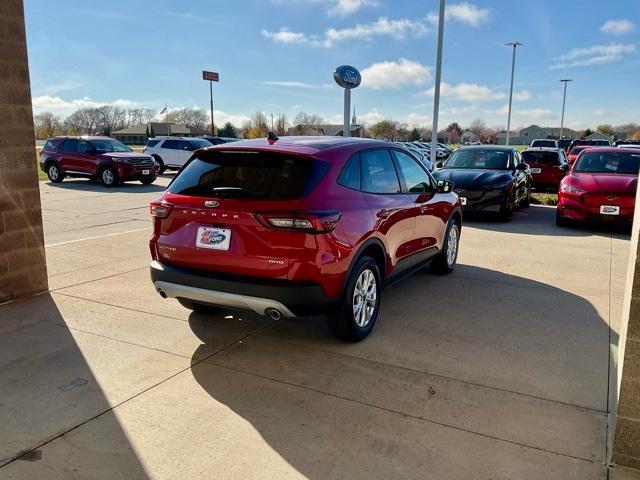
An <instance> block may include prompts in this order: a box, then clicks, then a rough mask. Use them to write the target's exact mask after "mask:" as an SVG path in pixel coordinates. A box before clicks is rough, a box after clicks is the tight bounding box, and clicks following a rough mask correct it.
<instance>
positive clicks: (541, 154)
mask: <svg viewBox="0 0 640 480" xmlns="http://www.w3.org/2000/svg"><path fill="white" fill-rule="evenodd" d="M522 159H523V160H524V161H525V163H527V164H528V165H529V167H531V175H532V176H533V182H534V184H535V183H550V184H553V183H558V182H559V181H560V180H561V179H562V177H564V171H563V170H562V169H561V168H560V167H561V163H560V157H559V156H558V153H557V152H555V151H549V150H540V151H535V150H533V151H525V152H522Z"/></svg>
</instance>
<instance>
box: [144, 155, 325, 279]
mask: <svg viewBox="0 0 640 480" xmlns="http://www.w3.org/2000/svg"><path fill="white" fill-rule="evenodd" d="M328 169H329V164H327V163H325V162H322V161H320V160H317V159H314V158H312V157H310V156H307V155H292V154H288V153H282V152H273V151H251V150H226V151H224V150H208V151H202V152H199V153H198V154H197V158H194V159H193V160H192V161H191V162H190V163H189V164H188V165H186V166H185V167H184V169H183V170H182V171H181V172H180V173H179V174H178V176H177V177H176V179H175V180H174V181H173V182H172V183H171V184H170V185H169V188H168V190H167V192H166V193H165V194H164V196H163V199H162V202H161V204H160V205H161V206H160V207H158V208H159V209H160V210H162V208H163V207H166V210H162V211H161V215H160V216H164V215H165V213H166V218H158V217H156V222H155V235H156V238H157V252H156V253H157V255H158V258H159V260H160V261H161V262H163V263H168V264H172V265H177V266H183V267H189V268H196V269H201V270H209V271H213V272H224V273H229V274H235V275H243V276H251V277H267V278H274V279H286V278H288V269H289V254H290V251H291V244H292V238H293V237H292V236H293V232H292V230H293V229H294V228H295V217H296V215H297V213H296V212H297V210H298V209H299V207H300V204H301V202H302V199H303V198H304V197H305V196H306V195H307V193H309V192H310V191H311V189H313V188H314V187H315V186H316V185H317V184H318V182H319V181H320V179H321V178H322V176H323V175H324V174H325V173H326V172H327V171H328ZM156 205H157V204H156ZM153 210H154V204H152V213H153Z"/></svg>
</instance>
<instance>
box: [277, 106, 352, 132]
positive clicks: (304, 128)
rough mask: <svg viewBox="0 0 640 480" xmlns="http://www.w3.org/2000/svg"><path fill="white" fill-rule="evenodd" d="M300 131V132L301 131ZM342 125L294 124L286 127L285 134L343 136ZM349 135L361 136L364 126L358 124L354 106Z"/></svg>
mask: <svg viewBox="0 0 640 480" xmlns="http://www.w3.org/2000/svg"><path fill="white" fill-rule="evenodd" d="M301 132H302V133H301ZM343 132H344V125H342V124H341V125H332V124H324V125H295V126H293V127H289V128H288V129H287V133H286V134H287V135H327V136H329V137H343V136H344V133H343ZM349 132H350V133H349V135H350V136H351V137H362V136H363V135H364V127H363V126H362V125H358V120H357V118H356V107H355V105H354V107H353V116H352V117H351V125H350V126H349Z"/></svg>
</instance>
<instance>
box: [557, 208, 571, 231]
mask: <svg viewBox="0 0 640 480" xmlns="http://www.w3.org/2000/svg"><path fill="white" fill-rule="evenodd" d="M556 225H557V226H558V227H568V226H569V220H567V219H566V218H564V217H563V216H562V215H560V211H559V210H558V209H557V208H556Z"/></svg>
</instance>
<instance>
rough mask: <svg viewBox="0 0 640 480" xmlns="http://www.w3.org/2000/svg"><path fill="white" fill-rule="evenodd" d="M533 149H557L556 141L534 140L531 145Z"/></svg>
mask: <svg viewBox="0 0 640 480" xmlns="http://www.w3.org/2000/svg"><path fill="white" fill-rule="evenodd" d="M531 146H532V147H552V148H555V147H556V142H555V141H554V140H534V141H533V143H532V144H531Z"/></svg>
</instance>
